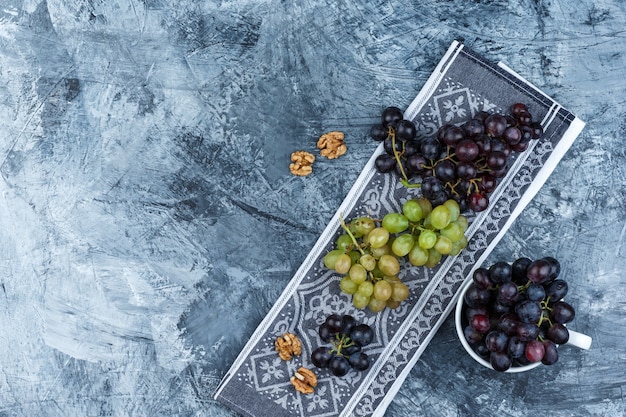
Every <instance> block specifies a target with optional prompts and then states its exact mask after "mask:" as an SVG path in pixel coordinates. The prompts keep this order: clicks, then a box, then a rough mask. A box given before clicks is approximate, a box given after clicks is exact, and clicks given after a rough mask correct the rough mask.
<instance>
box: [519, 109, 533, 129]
mask: <svg viewBox="0 0 626 417" xmlns="http://www.w3.org/2000/svg"><path fill="white" fill-rule="evenodd" d="M515 117H516V119H517V121H518V123H519V124H521V125H526V126H530V125H531V124H532V123H533V116H532V115H531V114H530V113H529V112H528V111H525V112H520V113H518V114H516V115H515Z"/></svg>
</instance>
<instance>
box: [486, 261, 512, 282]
mask: <svg viewBox="0 0 626 417" xmlns="http://www.w3.org/2000/svg"><path fill="white" fill-rule="evenodd" d="M512 271H513V268H512V267H511V265H509V264H508V263H507V262H503V261H499V262H496V263H494V264H493V265H491V266H490V267H489V278H491V281H492V282H493V283H495V284H502V283H504V282H507V281H510V280H511V278H512Z"/></svg>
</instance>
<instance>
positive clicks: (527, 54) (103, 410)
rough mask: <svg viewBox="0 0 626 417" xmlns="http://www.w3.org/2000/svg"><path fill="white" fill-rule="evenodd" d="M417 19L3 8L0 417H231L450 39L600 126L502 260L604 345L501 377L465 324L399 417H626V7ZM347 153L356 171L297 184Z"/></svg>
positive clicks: (575, 151) (473, 7) (442, 335)
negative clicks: (302, 170) (246, 370)
mask: <svg viewBox="0 0 626 417" xmlns="http://www.w3.org/2000/svg"><path fill="white" fill-rule="evenodd" d="M405 3H407V2H400V1H385V2H383V1H374V2H368V3H367V4H360V2H345V1H339V2H331V1H328V0H324V1H321V2H317V3H315V2H280V1H277V0H268V1H261V2H253V1H245V0H235V1H221V2H217V1H214V2H192V1H189V0H183V1H172V0H146V1H142V2H139V1H132V0H114V1H106V2H93V1H86V0H70V1H59V0H54V1H52V0H51V1H37V0H30V1H29V0H25V1H17V0H4V1H3V3H2V4H1V5H0V6H1V7H0V122H1V123H0V174H1V175H2V177H1V179H0V416H2V417H4V416H7V417H9V416H10V417H13V416H19V417H22V416H28V417H30V416H34V415H37V416H42V417H51V416H102V417H104V416H143V415H151V416H174V415H176V416H185V417H186V416H200V415H202V416H232V415H233V413H232V412H231V411H229V410H228V409H225V408H224V407H222V406H221V405H219V404H217V403H216V402H214V401H213V400H212V399H211V398H212V393H213V391H214V390H215V388H216V387H217V385H218V383H219V380H220V379H221V378H222V376H223V374H224V373H225V372H226V370H227V369H228V368H229V366H230V364H231V363H232V361H233V360H234V359H235V357H236V356H237V354H238V352H239V350H240V349H241V348H242V347H243V345H244V343H245V342H246V340H247V338H248V337H249V336H250V334H251V333H252V332H253V330H254V329H255V328H256V326H257V324H258V323H259V322H260V320H261V319H262V318H263V317H264V316H265V314H266V313H267V311H268V310H269V308H270V307H271V306H272V304H273V303H274V301H275V300H276V298H277V297H278V295H279V294H280V293H281V292H282V290H283V289H284V287H285V285H286V283H287V282H288V281H289V279H290V278H291V276H292V275H293V273H294V272H295V270H296V269H297V268H298V266H299V264H300V262H301V261H302V259H304V257H305V256H306V254H307V253H308V251H309V250H310V248H311V247H312V246H313V244H314V242H315V240H316V239H317V237H318V235H319V234H320V232H321V231H322V230H323V229H324V227H325V225H326V223H327V222H328V220H329V219H330V217H331V216H332V214H333V213H334V211H335V210H336V208H337V207H338V206H339V204H340V203H341V201H342V200H343V198H344V196H345V194H346V193H347V191H348V190H349V189H350V187H351V185H352V183H353V182H354V180H355V179H356V177H357V175H358V173H359V172H360V171H361V169H362V167H363V164H364V163H365V161H366V160H367V159H368V158H369V156H370V155H371V153H372V152H373V150H374V148H375V147H376V143H374V142H373V141H371V140H370V139H369V138H368V137H367V132H368V130H369V126H370V125H371V124H372V123H373V122H374V121H375V120H376V118H377V117H378V115H379V114H380V111H381V110H382V108H384V107H385V106H387V105H396V106H398V107H401V108H404V107H406V106H407V105H408V104H409V103H410V101H411V100H412V99H413V97H414V96H415V94H416V93H417V91H419V89H420V87H421V86H422V84H423V83H424V82H425V80H426V77H427V76H428V75H429V74H430V72H431V71H432V69H433V67H434V65H435V64H436V63H437V62H438V60H439V58H440V56H441V54H442V53H443V52H444V51H445V49H446V48H447V46H448V45H449V44H450V42H451V41H452V40H453V39H457V38H462V39H464V42H465V43H466V44H467V45H468V46H470V47H471V48H473V49H475V50H476V51H478V52H480V53H482V54H484V55H485V56H487V57H489V58H491V59H493V60H501V61H503V62H505V63H506V64H507V65H509V66H510V67H511V68H514V69H515V70H516V71H518V72H520V73H522V75H523V76H524V77H525V78H527V79H528V80H529V81H531V82H533V83H534V84H535V85H537V86H539V87H540V88H541V89H542V90H544V91H545V92H546V93H547V94H549V95H550V96H551V97H553V98H555V99H556V100H558V101H559V102H560V103H561V104H563V105H564V106H566V107H567V108H568V109H569V110H571V111H572V112H574V113H575V114H576V115H577V116H579V117H580V118H581V119H582V120H584V121H585V122H586V123H587V125H586V127H585V130H584V131H583V133H582V135H581V136H580V137H579V138H578V139H577V140H576V142H575V143H574V145H573V146H572V148H571V149H570V151H569V152H568V153H567V154H566V156H565V158H564V159H563V160H562V161H561V163H560V164H559V166H558V167H557V169H556V170H555V172H554V173H553V175H552V176H551V177H550V179H549V180H548V182H547V183H546V185H545V186H544V187H543V189H542V190H541V191H540V192H539V194H538V195H537V197H536V198H535V200H534V201H533V202H532V203H531V204H530V205H529V206H528V208H527V209H526V210H525V212H524V214H523V215H522V216H521V217H520V218H519V219H518V220H517V221H516V223H515V224H514V225H513V227H512V229H511V230H510V232H509V233H508V234H507V236H506V237H505V238H504V239H503V240H502V242H501V244H500V245H499V246H498V248H497V249H496V251H495V252H494V253H493V254H492V255H491V260H496V259H512V258H513V257H515V256H518V255H526V256H531V257H532V256H542V255H544V254H545V255H551V256H555V257H556V258H558V259H559V260H560V261H561V263H562V266H563V274H564V276H566V278H567V279H568V282H569V283H570V288H571V294H570V295H568V298H569V299H570V300H571V302H572V304H574V305H575V306H576V307H577V316H576V319H575V322H574V323H575V324H576V329H577V330H579V331H582V332H584V333H587V334H589V335H591V336H592V337H593V338H594V344H593V345H592V349H591V350H590V351H587V352H581V351H578V350H575V349H573V348H568V349H567V350H566V351H565V350H564V352H563V354H562V357H561V359H560V361H559V363H558V364H557V365H555V366H554V367H552V368H547V367H544V368H540V369H538V370H535V371H533V372H532V373H528V374H523V375H516V376H514V377H512V376H510V375H506V376H504V375H499V374H494V373H493V372H488V371H486V370H483V369H481V368H478V367H477V366H476V365H474V364H473V363H472V361H471V359H470V358H469V357H467V356H465V354H464V353H463V351H462V347H461V345H460V343H458V341H457V340H456V336H455V333H454V326H453V322H452V320H451V319H452V318H450V319H449V320H448V322H447V323H446V325H444V327H443V328H441V329H440V331H439V332H438V334H437V335H436V336H435V338H434V339H433V341H432V342H431V343H430V345H429V348H428V349H427V350H426V352H425V354H424V355H423V356H422V359H421V360H420V361H419V363H418V364H417V365H416V367H415V368H414V369H413V370H412V372H411V375H410V376H409V378H408V379H407V380H406V382H405V384H404V385H403V387H402V389H401V390H400V392H399V394H398V395H397V396H396V399H395V400H394V402H393V403H392V405H391V406H390V408H389V409H388V412H387V415H389V416H413V415H416V414H420V415H427V416H446V417H447V416H473V415H477V414H481V415H485V416H496V415H512V416H525V415H531V414H540V413H550V414H551V415H555V416H595V415H603V416H620V415H623V414H624V413H625V412H626V404H625V402H624V397H623V392H624V388H625V386H626V377H625V375H626V365H625V363H626V362H625V361H624V359H625V357H624V349H623V334H624V332H625V331H626V319H625V317H626V295H625V292H624V290H623V288H624V285H625V284H626V276H625V275H624V271H626V262H625V261H624V256H625V255H626V254H625V250H626V249H625V247H624V242H625V241H626V237H625V235H626V223H625V220H624V207H625V206H626V197H625V196H626V171H625V169H624V166H626V154H625V153H624V147H623V131H624V128H625V127H626V125H625V124H626V122H625V120H626V111H625V110H624V106H623V101H624V97H625V96H626V56H625V50H624V47H623V38H624V36H623V27H624V23H625V22H626V6H625V5H624V4H623V3H622V2H621V1H619V0H605V1H591V0H583V1H581V2H577V3H576V4H575V5H573V4H572V3H571V2H567V1H564V0H556V1H551V2H546V1H530V0H524V1H520V2H517V4H516V5H514V6H511V5H509V2H504V1H500V0H493V1H475V2H468V1H460V0H454V1H449V2H438V1H434V0H427V1H422V2H413V3H416V4H415V5H408V4H405ZM417 3H419V4H417ZM329 130H340V131H343V132H345V134H346V143H347V145H348V153H347V154H346V155H344V156H342V157H341V158H339V159H337V160H325V159H323V158H319V159H318V161H316V163H315V165H314V172H313V174H312V175H311V176H309V177H305V178H299V177H294V176H292V175H291V174H290V173H289V169H288V165H289V155H290V154H291V152H293V151H294V150H306V151H309V152H315V151H316V147H315V143H316V140H317V138H318V137H319V135H321V134H322V133H324V132H325V131H329ZM557 399H558V400H557Z"/></svg>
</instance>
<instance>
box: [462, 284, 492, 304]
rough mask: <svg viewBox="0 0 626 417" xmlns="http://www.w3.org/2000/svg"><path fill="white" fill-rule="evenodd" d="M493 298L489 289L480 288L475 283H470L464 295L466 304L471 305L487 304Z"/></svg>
mask: <svg viewBox="0 0 626 417" xmlns="http://www.w3.org/2000/svg"><path fill="white" fill-rule="evenodd" d="M490 299H491V293H490V292H489V290H485V289H482V288H478V287H477V286H476V285H475V284H473V283H472V284H470V286H469V287H468V289H467V291H466V292H465V295H464V300H465V304H467V305H468V306H470V307H477V306H481V305H486V304H487V303H488V302H489V300H490Z"/></svg>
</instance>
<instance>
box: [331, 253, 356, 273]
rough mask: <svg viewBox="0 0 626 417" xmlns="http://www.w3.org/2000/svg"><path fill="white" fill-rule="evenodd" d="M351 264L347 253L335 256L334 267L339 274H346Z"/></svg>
mask: <svg viewBox="0 0 626 417" xmlns="http://www.w3.org/2000/svg"><path fill="white" fill-rule="evenodd" d="M351 266H352V258H350V255H348V254H347V253H342V254H341V255H339V256H337V259H336V260H335V267H334V269H335V271H337V272H338V273H340V274H347V273H348V271H349V270H350V267H351Z"/></svg>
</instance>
